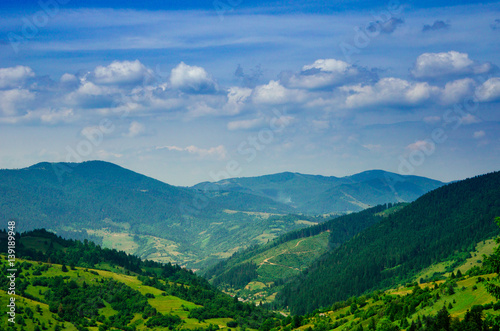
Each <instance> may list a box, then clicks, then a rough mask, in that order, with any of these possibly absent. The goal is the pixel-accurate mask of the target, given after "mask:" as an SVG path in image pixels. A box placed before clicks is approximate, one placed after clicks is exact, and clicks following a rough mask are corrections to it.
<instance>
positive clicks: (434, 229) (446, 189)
mask: <svg viewBox="0 0 500 331" xmlns="http://www.w3.org/2000/svg"><path fill="white" fill-rule="evenodd" d="M499 215H500V172H495V173H490V174H486V175H482V176H478V177H474V178H470V179H467V180H463V181H459V182H455V183H452V184H448V185H446V186H443V187H440V188H438V189H436V190H433V191H431V192H429V193H427V194H425V195H423V196H422V197H420V198H419V199H417V200H416V201H414V202H412V203H411V204H409V205H407V206H406V207H404V208H402V209H401V210H399V211H397V212H395V213H392V214H390V215H388V216H387V217H386V218H384V219H383V220H381V221H380V222H378V223H376V224H374V225H373V226H371V227H370V228H368V229H366V230H365V231H362V232H361V233H359V234H357V235H356V236H354V237H353V238H352V239H351V240H349V241H347V242H345V243H343V244H342V245H341V246H340V247H338V248H336V249H334V250H331V251H329V252H328V253H326V254H325V255H323V256H322V257H321V258H319V259H318V260H316V262H314V263H313V264H312V265H311V266H310V267H309V268H308V269H307V270H306V271H304V272H303V273H302V274H301V275H300V276H299V277H297V278H296V279H294V280H293V281H291V282H290V283H288V284H286V285H285V287H284V289H283V290H282V291H281V292H280V293H278V295H277V297H276V302H277V303H278V304H280V305H281V306H282V307H289V308H290V310H291V311H292V312H293V313H305V312H311V311H313V310H314V309H317V308H320V307H325V306H328V305H331V304H332V303H333V302H335V301H339V300H345V299H347V298H349V297H351V296H356V295H361V294H362V293H365V292H367V291H373V290H375V289H384V288H390V287H392V286H396V285H398V284H401V283H404V282H406V281H408V280H410V279H411V278H412V277H414V276H415V275H416V274H417V273H418V272H419V271H421V270H422V269H424V268H426V267H429V266H430V265H432V264H434V263H437V262H440V261H442V260H444V259H447V258H450V256H461V258H462V259H465V258H466V257H467V252H469V251H471V249H472V248H473V247H474V246H475V245H476V244H477V243H478V242H479V241H482V240H485V239H487V238H490V237H492V236H494V235H496V234H497V233H498V227H496V225H495V224H494V219H495V217H496V216H499ZM332 239H333V238H332V237H331V240H332ZM311 293H314V295H311Z"/></svg>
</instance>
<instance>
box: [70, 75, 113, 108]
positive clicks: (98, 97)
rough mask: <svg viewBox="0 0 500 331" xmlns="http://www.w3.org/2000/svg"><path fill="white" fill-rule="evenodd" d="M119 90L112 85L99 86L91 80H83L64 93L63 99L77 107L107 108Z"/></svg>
mask: <svg viewBox="0 0 500 331" xmlns="http://www.w3.org/2000/svg"><path fill="white" fill-rule="evenodd" d="M119 94H120V90H118V89H117V88H115V87H113V86H99V85H96V84H94V83H92V82H88V81H86V82H84V83H83V84H82V85H80V86H79V87H78V89H77V90H76V91H73V92H71V93H69V94H67V95H66V97H65V101H66V102H67V103H68V104H69V105H71V106H74V107H78V108H107V107H111V106H112V105H113V103H114V102H115V101H118V100H116V97H117V95H119Z"/></svg>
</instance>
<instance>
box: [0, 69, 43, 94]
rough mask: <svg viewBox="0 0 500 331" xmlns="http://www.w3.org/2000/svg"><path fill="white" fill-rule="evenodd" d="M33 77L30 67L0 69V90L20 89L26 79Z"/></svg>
mask: <svg viewBox="0 0 500 331" xmlns="http://www.w3.org/2000/svg"><path fill="white" fill-rule="evenodd" d="M33 77H35V73H34V72H33V70H32V69H31V68H30V67H25V66H17V67H10V68H0V89H5V88H18V87H21V86H23V85H24V83H25V82H26V80H27V79H29V78H33Z"/></svg>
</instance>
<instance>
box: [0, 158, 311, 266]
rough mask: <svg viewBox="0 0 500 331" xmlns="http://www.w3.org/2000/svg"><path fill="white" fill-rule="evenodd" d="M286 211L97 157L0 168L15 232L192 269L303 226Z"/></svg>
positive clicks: (3, 201)
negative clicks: (54, 236) (40, 231)
mask: <svg viewBox="0 0 500 331" xmlns="http://www.w3.org/2000/svg"><path fill="white" fill-rule="evenodd" d="M292 211H293V208H292V207H290V206H287V205H285V204H281V203H279V202H276V201H274V200H272V199H269V198H266V197H262V196H256V195H251V194H245V193H242V192H231V193H224V194H222V193H221V194H219V193H217V192H209V193H207V194H203V193H200V192H197V191H194V190H191V189H188V188H182V187H175V186H171V185H168V184H165V183H162V182H160V181H158V180H155V179H152V178H149V177H146V176H143V175H140V174H138V173H135V172H133V171H130V170H127V169H124V168H122V167H119V166H117V165H115V164H111V163H107V162H101V161H89V162H84V163H39V164H36V165H34V166H31V167H29V168H25V169H18V170H0V220H1V221H2V222H3V224H6V222H7V220H9V219H16V220H17V221H18V222H17V227H18V230H19V231H26V230H31V229H34V228H41V227H43V228H47V229H50V230H52V231H55V232H57V233H58V234H60V235H64V236H66V237H72V238H81V239H92V240H93V241H96V242H98V243H103V244H104V245H105V246H106V247H113V248H117V249H122V250H125V251H127V252H128V253H134V254H137V255H139V256H142V257H147V258H150V259H155V260H159V261H164V262H168V261H171V262H176V263H182V264H187V265H189V266H190V267H193V268H196V267H198V268H199V267H201V266H204V265H207V264H210V263H211V262H212V261H217V260H218V259H220V258H222V257H224V256H229V255H230V254H231V253H232V252H234V251H235V250H237V249H239V248H245V247H247V246H250V245H252V244H257V243H262V242H266V241H267V240H268V239H272V238H274V237H276V236H278V235H279V234H280V233H284V232H286V231H290V230H293V229H297V228H301V227H304V226H305V225H304V224H302V223H300V222H298V220H301V219H304V218H303V217H298V216H286V215H287V214H288V213H290V212H292ZM309 220H312V219H310V218H309ZM312 221H313V222H316V221H315V220H312ZM222 224H224V226H221V225H222Z"/></svg>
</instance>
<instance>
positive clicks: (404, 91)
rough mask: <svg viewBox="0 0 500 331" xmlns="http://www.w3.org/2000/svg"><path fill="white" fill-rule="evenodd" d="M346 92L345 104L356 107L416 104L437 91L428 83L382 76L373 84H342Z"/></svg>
mask: <svg viewBox="0 0 500 331" xmlns="http://www.w3.org/2000/svg"><path fill="white" fill-rule="evenodd" d="M341 90H342V91H343V92H345V93H346V94H347V97H346V99H345V106H347V107H348V108H357V107H363V106H371V105H388V106H416V105H419V104H422V103H423V102H426V101H428V100H429V99H431V98H432V97H434V96H435V95H437V94H438V93H439V88H437V87H435V86H431V85H429V84H428V83H413V82H409V81H406V80H403V79H399V78H393V77H389V78H382V79H381V80H379V81H378V82H377V83H375V84H374V85H361V84H359V85H351V86H343V87H341Z"/></svg>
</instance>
